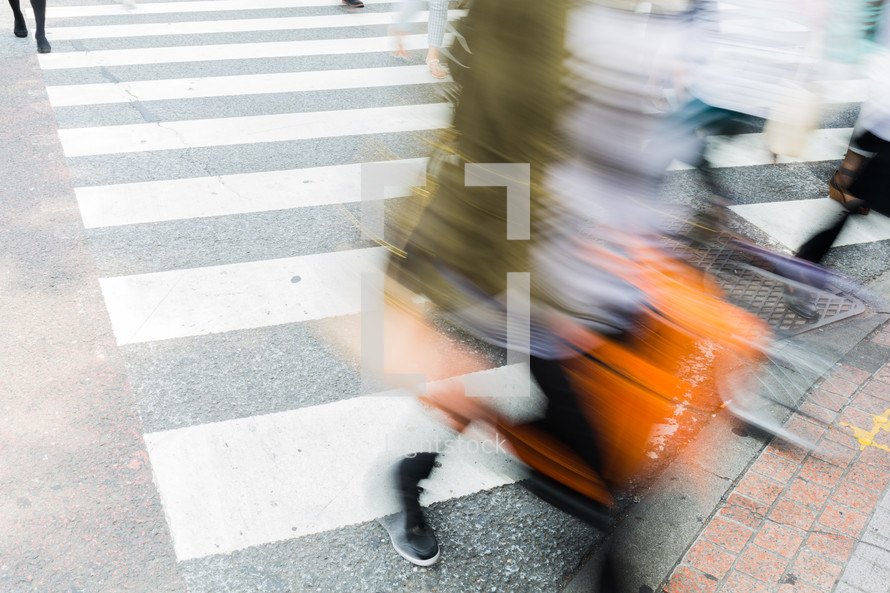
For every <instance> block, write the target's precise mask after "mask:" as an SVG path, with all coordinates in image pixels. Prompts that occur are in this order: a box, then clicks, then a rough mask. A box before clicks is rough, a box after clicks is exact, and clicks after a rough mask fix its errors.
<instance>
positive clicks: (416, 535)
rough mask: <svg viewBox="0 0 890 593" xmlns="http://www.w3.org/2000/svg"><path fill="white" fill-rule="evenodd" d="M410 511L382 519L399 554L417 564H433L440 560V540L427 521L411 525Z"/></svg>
mask: <svg viewBox="0 0 890 593" xmlns="http://www.w3.org/2000/svg"><path fill="white" fill-rule="evenodd" d="M409 515H410V513H406V512H404V511H403V512H401V513H398V514H396V515H393V516H391V517H387V518H386V519H384V520H381V523H382V524H383V527H384V528H385V529H386V532H387V533H389V540H390V541H391V542H392V547H393V548H395V550H396V552H398V554H399V556H401V557H402V558H404V559H405V560H407V561H408V562H410V563H411V564H415V565H417V566H431V565H433V564H435V563H436V561H437V560H439V542H438V541H436V535H435V534H434V533H433V530H432V529H430V528H429V526H428V525H427V524H426V523H418V524H415V525H410V523H413V521H409Z"/></svg>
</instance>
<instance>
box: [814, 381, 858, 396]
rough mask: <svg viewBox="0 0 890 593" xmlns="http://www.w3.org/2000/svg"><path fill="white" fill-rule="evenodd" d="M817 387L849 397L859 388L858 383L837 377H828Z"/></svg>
mask: <svg viewBox="0 0 890 593" xmlns="http://www.w3.org/2000/svg"><path fill="white" fill-rule="evenodd" d="M819 389H821V390H823V391H827V392H828V393H833V394H835V395H839V396H840V397H849V396H851V395H853V394H854V393H855V392H856V390H857V389H859V383H853V382H852V381H846V380H844V379H840V378H837V377H829V378H827V379H825V380H824V381H822V383H820V384H819Z"/></svg>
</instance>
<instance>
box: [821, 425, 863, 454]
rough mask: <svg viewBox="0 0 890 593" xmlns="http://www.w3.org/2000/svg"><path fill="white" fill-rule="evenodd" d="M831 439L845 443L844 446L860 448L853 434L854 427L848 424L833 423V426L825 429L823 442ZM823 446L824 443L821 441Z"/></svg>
mask: <svg viewBox="0 0 890 593" xmlns="http://www.w3.org/2000/svg"><path fill="white" fill-rule="evenodd" d="M825 441H831V442H834V443H838V444H841V445H843V446H844V447H852V448H854V449H858V448H859V444H858V443H857V442H856V438H855V437H854V436H853V429H852V428H849V427H847V426H841V425H840V424H839V423H835V424H832V425H831V428H829V429H828V430H826V431H825V435H824V436H823V437H822V442H825ZM819 446H820V447H821V446H822V443H819Z"/></svg>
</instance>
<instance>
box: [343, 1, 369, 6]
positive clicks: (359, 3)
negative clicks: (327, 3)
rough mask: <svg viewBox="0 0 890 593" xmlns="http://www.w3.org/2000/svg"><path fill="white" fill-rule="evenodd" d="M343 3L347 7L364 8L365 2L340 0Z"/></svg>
mask: <svg viewBox="0 0 890 593" xmlns="http://www.w3.org/2000/svg"><path fill="white" fill-rule="evenodd" d="M341 2H343V4H345V5H346V6H348V7H349V8H364V7H365V3H364V2H362V0H341Z"/></svg>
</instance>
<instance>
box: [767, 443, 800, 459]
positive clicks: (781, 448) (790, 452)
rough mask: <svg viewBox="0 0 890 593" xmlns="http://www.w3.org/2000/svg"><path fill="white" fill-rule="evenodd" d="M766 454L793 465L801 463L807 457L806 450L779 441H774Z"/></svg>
mask: <svg viewBox="0 0 890 593" xmlns="http://www.w3.org/2000/svg"><path fill="white" fill-rule="evenodd" d="M766 452H767V453H772V454H773V455H778V456H779V457H782V458H783V459H787V460H788V461H791V462H793V463H800V462H801V461H803V460H804V458H805V457H806V456H807V451H806V450H804V449H801V448H800V447H797V446H795V445H791V444H789V443H786V442H785V441H782V440H779V439H773V442H771V443H770V444H769V446H768V447H767V448H766Z"/></svg>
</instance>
